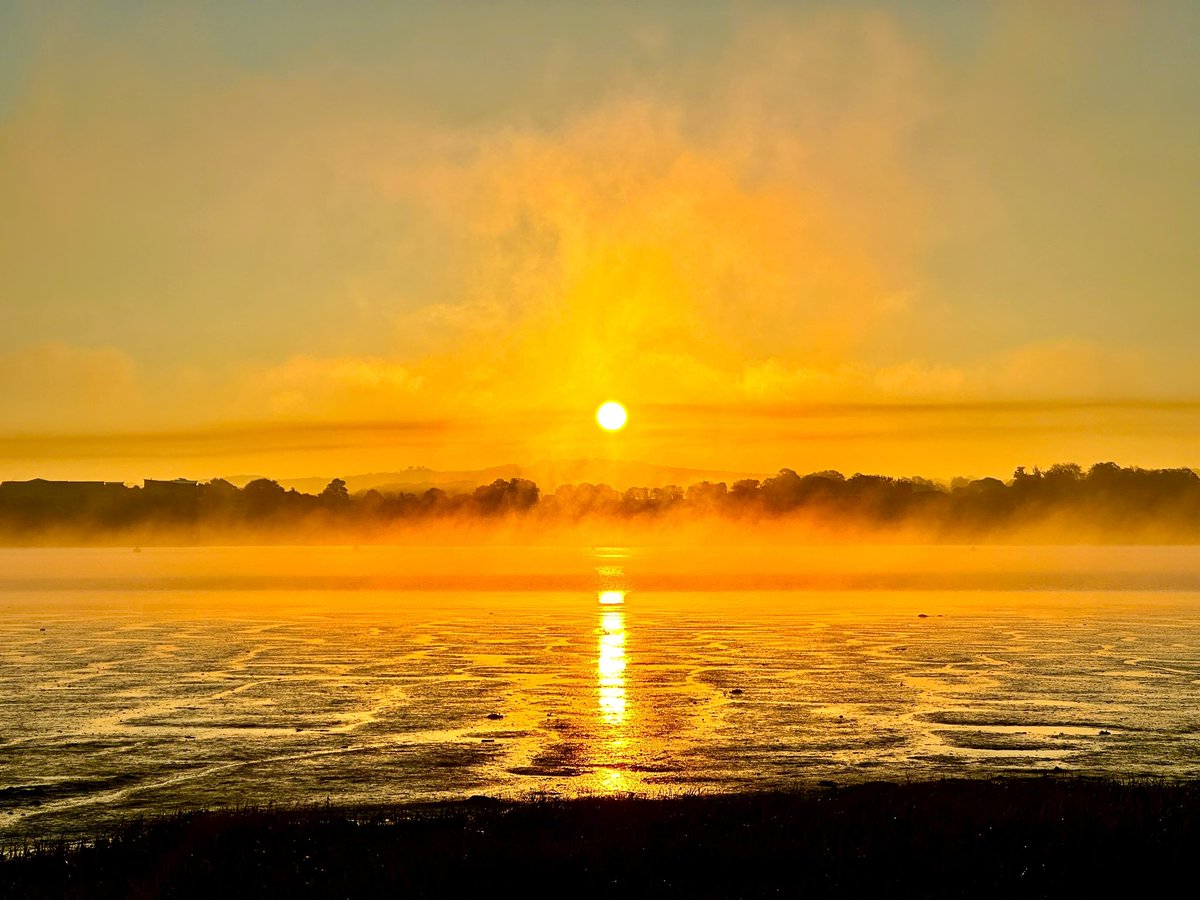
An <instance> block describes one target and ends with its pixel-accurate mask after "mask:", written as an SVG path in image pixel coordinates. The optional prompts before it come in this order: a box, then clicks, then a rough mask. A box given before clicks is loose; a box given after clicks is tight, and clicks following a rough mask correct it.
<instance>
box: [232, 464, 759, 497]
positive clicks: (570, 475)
mask: <svg viewBox="0 0 1200 900" xmlns="http://www.w3.org/2000/svg"><path fill="white" fill-rule="evenodd" d="M259 477H263V476H259V475H228V476H225V480H226V481H229V482H231V483H233V484H236V485H238V486H239V487H242V486H244V485H245V484H247V483H248V482H250V481H253V480H254V479H255V478H259ZM334 477H337V478H341V479H342V480H343V481H345V482H346V489H347V490H348V491H350V493H351V494H357V493H359V492H361V491H369V490H371V489H372V488H374V489H375V490H379V491H384V492H390V493H400V492H404V493H412V494H421V493H424V492H425V491H427V490H429V489H430V488H433V487H436V488H440V489H441V490H443V491H446V492H447V493H449V494H461V493H469V492H471V491H473V490H474V489H475V488H477V487H478V486H479V485H481V484H490V483H491V482H493V481H495V480H496V479H497V478H528V479H529V480H530V481H533V482H536V483H537V485H538V487H540V488H541V489H542V490H543V491H544V492H550V491H553V490H554V489H555V488H557V487H558V486H559V485H560V484H581V483H583V482H590V483H592V484H607V485H609V486H610V487H613V488H616V489H617V490H619V491H623V490H625V489H626V488H629V487H661V486H663V485H667V484H677V485H679V486H681V487H686V486H688V485H689V484H695V483H696V482H699V481H724V482H727V483H732V482H734V481H737V480H738V479H740V478H761V477H763V473H748V472H721V471H714V470H708V469H687V468H680V467H678V466H658V465H654V464H653V463H645V462H634V461H627V460H598V459H567V460H544V461H542V462H537V463H534V464H533V465H529V466H520V465H516V464H515V463H514V464H509V465H502V466H489V467H488V468H486V469H471V470H446V471H440V470H437V469H430V468H428V467H426V466H410V467H409V468H407V469H403V470H401V471H398V472H368V473H365V474H361V475H336V476H335V475H321V476H313V477H309V478H279V479H276V480H277V481H278V482H279V483H280V484H281V485H283V486H284V487H285V488H295V489H296V490H297V491H300V492H301V493H304V494H317V493H320V492H321V490H322V489H323V488H324V487H325V485H327V484H329V482H330V480H331V479H332V478H334Z"/></svg>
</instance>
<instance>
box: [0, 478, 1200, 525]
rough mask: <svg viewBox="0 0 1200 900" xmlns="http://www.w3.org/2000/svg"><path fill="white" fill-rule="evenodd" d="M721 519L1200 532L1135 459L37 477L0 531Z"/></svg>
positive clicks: (1198, 505)
mask: <svg viewBox="0 0 1200 900" xmlns="http://www.w3.org/2000/svg"><path fill="white" fill-rule="evenodd" d="M711 516H716V517H722V518H727V519H731V520H735V521H743V522H750V521H754V520H761V519H778V520H783V521H786V520H787V519H788V518H799V517H805V518H807V519H809V520H811V521H815V522H818V523H825V524H829V525H833V526H838V527H847V528H851V527H857V526H862V527H883V528H887V527H896V526H900V525H917V526H921V527H925V528H928V529H932V530H933V531H934V532H935V533H938V534H944V535H960V536H963V537H970V536H973V535H984V534H986V533H988V532H992V531H998V530H1003V529H1010V528H1020V527H1026V526H1032V525H1037V524H1038V523H1045V522H1048V521H1055V520H1058V521H1062V522H1065V523H1082V524H1086V525H1088V526H1089V527H1092V528H1095V529H1109V530H1111V531H1112V532H1113V533H1114V534H1116V535H1119V534H1121V533H1129V532H1131V531H1135V530H1137V529H1142V530H1147V529H1158V530H1160V531H1163V532H1173V533H1177V534H1178V535H1179V536H1180V537H1181V538H1187V539H1193V538H1196V539H1200V476H1197V474H1196V473H1195V472H1193V471H1192V470H1191V469H1183V468H1178V469H1141V468H1135V467H1121V466H1118V465H1116V464H1115V463H1111V462H1103V463H1097V464H1096V465H1093V466H1092V467H1091V468H1089V469H1087V470H1086V471H1085V470H1084V469H1083V468H1082V467H1080V466H1078V465H1075V464H1059V465H1054V466H1051V467H1050V468H1049V469H1046V470H1044V471H1043V470H1041V469H1038V468H1033V469H1028V470H1027V469H1026V468H1025V467H1020V468H1018V469H1017V470H1016V471H1015V472H1014V473H1013V476H1012V478H1010V479H1009V480H1007V481H1002V480H1000V479H998V478H979V479H974V480H970V479H965V478H957V479H954V480H953V481H951V482H950V483H948V484H946V483H941V482H936V481H933V480H930V479H926V478H920V477H911V478H893V477H888V476H883V475H864V474H855V475H851V476H849V477H847V476H845V475H843V474H841V473H840V472H836V471H823V472H813V473H810V474H808V475H800V474H798V473H797V472H795V471H794V470H792V469H781V470H780V471H779V473H778V474H776V475H774V476H772V477H770V478H765V479H761V480H760V479H752V478H749V479H743V480H740V481H734V482H732V483H729V484H727V483H725V482H711V481H702V482H700V483H698V484H693V485H690V486H688V487H686V488H684V487H680V486H677V485H666V486H662V487H633V488H629V489H627V490H624V491H618V490H616V489H614V488H612V487H609V486H608V485H604V484H567V485H561V486H559V487H558V488H557V489H556V490H555V491H553V492H552V493H549V494H543V493H542V492H541V491H540V490H539V488H538V486H537V485H536V484H535V483H534V482H532V481H529V480H527V479H523V478H511V479H503V478H501V479H497V480H495V481H493V482H492V483H491V484H487V485H482V486H480V487H478V488H476V489H475V490H474V491H473V492H470V493H461V494H450V493H447V492H446V491H443V490H441V489H439V488H430V489H429V490H427V491H425V492H423V493H420V494H417V493H403V492H381V491H378V490H368V491H363V492H359V493H356V494H353V495H352V494H350V492H349V491H348V490H347V488H346V483H345V482H344V481H343V480H342V479H340V478H335V479H333V480H332V481H331V482H330V483H329V484H328V486H326V487H325V489H324V490H322V491H321V492H320V493H318V494H307V493H301V492H299V491H296V490H294V489H292V490H288V489H285V488H284V487H282V486H281V485H280V484H279V483H278V482H276V481H273V480H270V479H267V478H259V479H255V480H254V481H251V482H249V483H248V484H246V485H245V486H244V487H241V488H238V487H237V486H235V485H233V484H231V483H230V482H228V481H226V480H224V479H220V478H217V479H214V480H212V481H208V482H204V483H198V482H189V481H182V480H180V481H173V482H165V481H147V482H146V483H145V484H144V485H143V486H141V487H129V486H126V485H124V484H121V483H111V482H56V481H43V480H40V479H39V480H34V481H26V482H12V481H9V482H4V483H3V484H0V530H2V531H3V532H5V533H7V534H8V535H17V536H19V535H21V534H22V533H32V532H36V531H38V530H39V529H55V528H57V529H66V530H71V531H76V532H82V533H95V532H104V531H105V530H123V529H129V528H135V527H138V526H142V525H162V526H191V525H195V526H211V527H214V528H220V527H245V528H256V527H268V526H269V527H272V528H282V529H286V528H287V527H290V526H296V525H314V526H315V525H337V526H340V527H347V528H349V527H353V526H362V527H364V528H370V527H378V526H386V525H388V524H389V523H401V522H409V523H416V524H420V523H421V522H424V521H430V522H433V521H436V520H440V519H447V518H452V517H472V518H478V519H488V518H495V517H521V518H531V519H543V520H546V521H548V522H554V521H563V520H565V521H579V520H584V519H591V518H605V519H618V520H654V519H662V520H663V521H666V522H670V521H673V520H674V519H676V518H678V519H687V518H700V517H711Z"/></svg>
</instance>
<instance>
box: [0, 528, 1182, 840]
mask: <svg viewBox="0 0 1200 900" xmlns="http://www.w3.org/2000/svg"><path fill="white" fill-rule="evenodd" d="M464 572H470V573H471V574H470V575H461V574H457V573H464ZM1197 572H1200V550H1198V549H1197V548H1191V547H1167V548H1164V547H1138V548H1131V547H1116V548H1113V547H1106V548H1088V547H1069V548H1067V547H1046V546H1041V547H989V548H979V549H977V550H971V549H969V548H965V547H930V548H924V547H900V546H891V547H862V546H860V547H851V546H838V547H807V548H781V547H774V548H745V547H743V548H734V549H720V548H704V549H702V550H700V549H694V548H692V549H688V548H653V549H625V548H590V549H557V548H555V549H539V548H501V547H491V548H395V547H387V548H380V547H377V548H364V549H362V550H355V549H353V548H346V547H331V548H312V547H306V548H270V549H261V548H233V549H228V548H187V549H146V550H145V551H142V552H137V553H135V552H131V551H130V549H129V548H125V549H121V550H116V549H88V550H64V549H50V550H47V549H41V550H3V551H0V830H3V832H5V833H8V834H10V835H11V834H21V833H44V832H46V831H53V830H61V829H68V830H69V829H87V828H92V827H98V826H101V825H103V824H104V823H106V822H111V821H112V820H114V819H116V818H119V817H121V816H128V815H131V814H137V813H141V812H157V811H165V810H172V809H178V808H186V807H191V806H197V805H216V804H226V803H231V802H253V803H267V802H278V803H291V802H318V801H320V802H323V801H325V800H326V799H329V800H331V801H333V802H363V801H383V800H421V799H434V798H454V797H464V796H470V795H473V794H489V795H504V796H523V795H528V794H533V793H537V792H554V793H559V794H564V795H572V794H580V793H613V792H618V793H619V792H626V791H637V792H649V793H660V792H663V793H666V792H674V791H680V790H696V789H702V790H718V791H724V790H736V789H745V788H768V787H781V786H789V785H800V784H811V783H814V782H816V781H820V780H824V779H832V780H835V781H841V782H844V781H848V780H865V779H881V778H883V779H898V778H926V777H939V776H951V775H986V774H992V773H1000V772H1012V771H1040V770H1053V769H1055V768H1059V769H1062V770H1066V771H1073V772H1086V773H1109V774H1157V775H1166V776H1195V775H1196V774H1197V773H1198V772H1200V716H1198V715H1197V714H1196V712H1195V710H1196V709H1197V708H1198V706H1200V584H1198V583H1197V576H1196V573H1197Z"/></svg>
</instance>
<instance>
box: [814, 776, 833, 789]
mask: <svg viewBox="0 0 1200 900" xmlns="http://www.w3.org/2000/svg"><path fill="white" fill-rule="evenodd" d="M817 787H823V788H835V787H837V782H836V781H830V780H829V779H828V778H823V779H821V780H820V781H818V782H817Z"/></svg>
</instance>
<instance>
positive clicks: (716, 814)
mask: <svg viewBox="0 0 1200 900" xmlns="http://www.w3.org/2000/svg"><path fill="white" fill-rule="evenodd" d="M1198 846H1200V783H1196V782H1172V781H1164V780H1157V779H1138V780H1112V779H1085V778H1068V777H1058V776H1055V777H1037V778H1001V779H994V780H943V781H932V782H919V783H907V784H898V783H871V784H859V785H852V786H848V787H842V788H828V787H826V788H814V789H813V790H809V791H802V792H793V793H763V794H737V795H699V794H698V795H693V796H682V797H673V798H658V799H650V798H641V797H619V798H585V799H573V800H563V799H557V798H554V797H552V796H545V797H541V798H537V799H534V800H532V801H520V802H518V801H507V800H494V799H486V798H475V799H472V800H468V801H462V802H456V803H442V804H418V805H408V806H364V807H352V808H351V807H337V806H329V805H326V806H316V807H303V808H255V807H242V808H230V809H221V810H203V811H195V812H188V813H181V814H175V815H168V816H163V817H159V818H151V819H140V820H136V821H131V822H129V823H126V824H125V825H123V826H121V827H120V828H118V829H116V830H115V831H113V832H112V833H110V834H107V835H104V836H102V837H99V838H92V839H89V840H80V839H72V838H65V837H64V838H54V839H40V840H25V841H21V842H15V843H12V844H10V845H8V846H6V847H4V850H3V858H2V860H0V895H3V896H6V897H27V896H28V897H159V896H163V897H190V896H197V897H230V896H249V895H254V896H287V897H335V896H336V897H370V896H405V897H444V896H462V895H471V896H477V897H492V896H495V897H500V896H509V895H513V896H518V897H521V896H524V897H529V896H566V897H598V896H613V897H615V896H624V897H640V896H654V897H765V896H814V895H815V896H822V895H837V896H862V895H868V894H873V895H876V896H971V897H980V896H998V895H1001V894H1006V895H1009V896H1023V897H1025V896H1051V895H1055V896H1078V895H1080V894H1081V893H1084V892H1091V893H1092V894H1093V896H1109V895H1113V894H1117V893H1123V892H1135V891H1136V892H1138V893H1144V892H1146V891H1149V890H1154V889H1155V888H1156V887H1158V886H1163V885H1166V884H1168V883H1169V882H1170V881H1171V880H1172V879H1173V878H1183V879H1184V880H1183V883H1184V884H1187V885H1190V884H1192V883H1193V882H1194V875H1193V874H1192V873H1193V872H1194V858H1195V852H1196V849H1195V848H1196V847H1198ZM1190 889H1191V888H1190V887H1189V890H1190Z"/></svg>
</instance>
